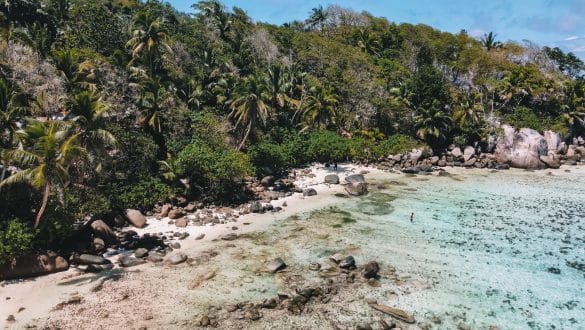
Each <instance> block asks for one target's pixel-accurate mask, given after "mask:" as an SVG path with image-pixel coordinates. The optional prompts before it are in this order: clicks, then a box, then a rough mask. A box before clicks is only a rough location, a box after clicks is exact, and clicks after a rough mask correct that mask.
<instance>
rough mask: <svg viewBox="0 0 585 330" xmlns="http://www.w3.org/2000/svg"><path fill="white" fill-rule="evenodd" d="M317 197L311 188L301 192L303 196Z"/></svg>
mask: <svg viewBox="0 0 585 330" xmlns="http://www.w3.org/2000/svg"><path fill="white" fill-rule="evenodd" d="M315 195H317V190H315V189H313V188H308V189H305V190H303V196H315Z"/></svg>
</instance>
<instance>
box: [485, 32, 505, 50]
mask: <svg viewBox="0 0 585 330" xmlns="http://www.w3.org/2000/svg"><path fill="white" fill-rule="evenodd" d="M496 36H497V34H495V33H493V32H490V33H486V34H484V35H483V37H481V39H480V42H481V44H482V46H484V47H485V48H486V49H487V50H488V51H490V50H492V49H497V48H501V47H502V43H501V42H499V41H496Z"/></svg>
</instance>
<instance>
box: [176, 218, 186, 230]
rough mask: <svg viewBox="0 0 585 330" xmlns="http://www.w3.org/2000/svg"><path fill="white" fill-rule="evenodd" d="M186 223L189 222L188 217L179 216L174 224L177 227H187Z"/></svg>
mask: <svg viewBox="0 0 585 330" xmlns="http://www.w3.org/2000/svg"><path fill="white" fill-rule="evenodd" d="M187 223H189V219H187V218H181V219H177V220H175V226H177V227H178V228H185V227H187Z"/></svg>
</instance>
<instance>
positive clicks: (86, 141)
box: [66, 91, 116, 172]
mask: <svg viewBox="0 0 585 330" xmlns="http://www.w3.org/2000/svg"><path fill="white" fill-rule="evenodd" d="M67 110H68V111H69V113H68V114H67V116H66V119H70V120H72V121H73V122H74V123H76V124H77V128H78V131H79V132H80V135H79V140H80V142H81V144H82V146H84V147H85V148H86V149H87V151H88V152H89V155H90V160H91V161H92V162H93V163H95V167H96V170H97V171H98V172H99V171H100V170H101V167H102V163H101V161H100V160H101V159H102V158H103V156H105V147H108V146H113V145H115V144H116V138H115V137H114V135H113V134H112V133H110V132H109V131H108V130H107V129H106V127H107V122H106V121H107V116H108V113H109V110H110V108H109V107H108V106H107V105H106V103H105V102H104V101H103V100H102V98H101V97H100V96H99V95H98V94H97V93H95V92H93V91H82V92H80V93H77V94H75V95H74V96H73V97H71V98H70V99H69V100H68V101H67ZM94 156H98V157H94Z"/></svg>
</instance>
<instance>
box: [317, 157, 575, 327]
mask: <svg viewBox="0 0 585 330" xmlns="http://www.w3.org/2000/svg"><path fill="white" fill-rule="evenodd" d="M370 181H371V182H372V184H371V186H372V187H373V186H376V185H380V184H382V186H380V188H382V189H378V190H375V191H373V192H371V193H370V194H369V195H367V196H365V197H362V198H360V199H358V200H356V199H351V200H344V201H340V202H339V203H338V204H336V205H335V209H334V210H330V211H331V212H332V213H340V212H348V214H351V217H352V218H353V219H354V220H355V222H352V223H347V224H343V228H342V230H341V231H340V232H339V233H338V236H337V237H338V238H339V240H338V241H337V245H338V246H344V245H354V246H359V251H358V252H356V254H357V255H356V258H357V259H358V260H360V259H361V260H364V259H371V260H378V261H379V262H381V263H382V264H383V265H384V266H386V267H390V266H391V267H395V268H396V269H397V271H398V275H399V278H400V279H402V280H403V283H405V285H401V286H395V287H394V290H386V291H384V290H380V292H379V294H378V295H377V297H378V298H380V299H381V301H383V302H384V301H386V302H389V303H391V304H392V305H395V306H399V307H400V308H403V309H405V310H408V311H411V312H413V313H415V314H416V315H417V318H418V319H425V320H435V321H436V322H440V326H439V328H455V327H456V326H457V325H459V324H461V323H464V324H466V325H468V326H470V327H471V328H473V329H482V328H483V329H487V328H488V327H489V326H491V325H496V326H499V327H500V328H501V329H585V269H581V270H579V269H578V268H579V265H583V264H584V263H585V199H584V198H583V197H584V195H583V192H584V188H585V171H583V169H577V168H572V169H571V172H565V170H557V171H554V172H546V171H544V172H543V171H540V172H529V171H522V170H511V171H498V172H489V171H487V170H485V171H478V170H469V171H463V172H462V173H461V174H459V175H452V176H442V177H437V176H401V177H399V178H396V177H394V178H392V179H389V178H387V177H385V176H384V175H378V176H377V177H376V178H374V179H373V180H370ZM324 212H326V210H325V211H324ZM411 212H412V213H414V218H413V221H412V222H411V221H410V214H411ZM307 221H311V219H310V217H309V218H308V219H307ZM408 284H410V285H408ZM370 294H371V295H372V294H373V295H374V296H376V293H375V292H374V293H372V292H370Z"/></svg>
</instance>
